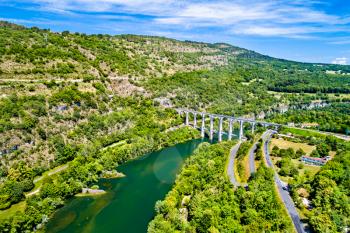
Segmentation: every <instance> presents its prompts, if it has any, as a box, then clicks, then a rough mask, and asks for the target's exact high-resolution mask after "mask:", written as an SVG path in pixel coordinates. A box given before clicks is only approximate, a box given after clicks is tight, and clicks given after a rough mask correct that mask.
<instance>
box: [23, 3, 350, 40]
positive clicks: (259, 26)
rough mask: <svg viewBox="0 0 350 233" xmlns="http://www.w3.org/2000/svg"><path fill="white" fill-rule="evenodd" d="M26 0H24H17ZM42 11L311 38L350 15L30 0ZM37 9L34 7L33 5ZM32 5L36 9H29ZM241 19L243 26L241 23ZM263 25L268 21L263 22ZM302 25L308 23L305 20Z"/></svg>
mask: <svg viewBox="0 0 350 233" xmlns="http://www.w3.org/2000/svg"><path fill="white" fill-rule="evenodd" d="M17 1H20V2H21V1H22V2H27V0H17ZM31 2H35V3H37V4H38V5H39V7H38V9H39V10H42V11H51V12H55V13H60V14H69V13H71V14H79V13H77V12H79V11H83V12H85V13H89V12H100V13H101V12H102V13H103V12H116V13H125V14H144V15H147V16H149V17H150V18H151V19H148V20H149V21H151V22H152V23H155V24H157V25H160V26H165V27H168V28H167V30H171V29H172V28H174V27H178V28H179V29H189V28H203V27H217V28H221V29H222V30H224V31H226V32H227V33H231V34H238V33H242V34H245V35H255V36H281V37H294V38H314V37H315V35H313V34H317V33H329V32H344V31H347V32H349V25H348V24H349V23H350V18H349V17H348V18H346V17H340V16H337V15H332V14H329V13H326V12H324V11H322V10H319V8H316V7H315V6H317V5H325V4H327V3H325V2H324V1H317V0H308V1H302V0H217V1H214V0H193V1H190V0H60V1H58V0H33V1H31ZM38 9H36V10H38ZM33 10H35V9H33ZM242 25H244V27H245V28H243V27H242ZM266 25H268V26H266ZM305 25H307V26H305Z"/></svg>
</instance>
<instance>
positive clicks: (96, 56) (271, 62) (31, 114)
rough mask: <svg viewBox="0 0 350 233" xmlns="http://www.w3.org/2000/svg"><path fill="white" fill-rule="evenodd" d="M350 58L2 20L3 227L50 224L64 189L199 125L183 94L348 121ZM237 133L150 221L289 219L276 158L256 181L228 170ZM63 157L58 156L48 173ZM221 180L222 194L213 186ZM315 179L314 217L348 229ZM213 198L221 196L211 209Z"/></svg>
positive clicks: (276, 117) (230, 225) (293, 116)
mask: <svg viewBox="0 0 350 233" xmlns="http://www.w3.org/2000/svg"><path fill="white" fill-rule="evenodd" d="M349 67H350V66H339V65H327V64H307V63H298V62H292V61H285V60H281V59H275V58H271V57H268V56H264V55H261V54H258V53H255V52H253V51H249V50H246V49H243V48H238V47H235V46H231V45H229V44H223V43H217V44H208V43H199V42H192V41H178V40H174V39H168V38H163V37H151V36H136V35H117V36H111V35H102V34H99V35H86V34H83V33H71V32H68V31H64V32H59V33H58V32H52V31H50V30H48V29H39V28H37V27H32V28H26V27H23V26H20V25H16V24H11V23H8V22H0V116H1V117H0V158H1V163H0V214H1V215H0V231H1V232H32V231H34V230H39V229H44V225H45V223H46V222H47V221H48V219H49V218H50V217H51V215H52V213H53V212H54V211H55V210H56V209H57V208H59V207H61V206H62V205H64V203H65V200H67V199H68V198H70V197H72V196H74V195H75V194H77V193H79V192H81V190H82V188H86V187H90V186H91V185H93V184H94V183H95V182H96V180H98V179H99V178H100V177H104V176H105V175H106V174H113V172H114V171H115V168H116V167H117V166H118V165H120V164H122V163H125V162H126V161H129V160H131V159H134V158H137V157H139V156H141V155H143V154H144V153H146V152H149V151H154V150H158V149H160V148H163V147H166V146H169V145H174V144H176V143H179V142H183V141H186V140H189V139H192V138H197V137H199V134H198V132H197V131H195V130H192V129H189V128H184V127H181V123H182V120H183V119H181V117H180V116H178V114H176V112H175V110H174V108H175V107H181V108H189V109H194V110H199V111H208V112H213V113H220V114H227V115H234V116H242V117H250V118H259V119H265V120H268V121H276V122H278V123H283V124H285V123H290V122H294V123H296V124H303V123H317V124H318V126H313V127H315V128H317V129H320V130H325V131H332V132H339V133H349V125H350V122H349V102H350V95H349V90H350V89H349V88H350V75H349V72H350V68H349ZM325 103H326V104H327V105H325V106H324V104H325ZM315 106H316V107H315ZM281 113H284V114H281ZM246 135H247V136H249V134H246ZM316 138H317V137H316ZM230 146H232V143H222V144H219V145H213V146H209V145H202V146H201V148H200V149H198V150H197V152H196V153H195V155H194V156H193V158H191V159H190V160H189V161H188V162H187V163H186V167H185V169H184V170H183V171H182V173H181V175H180V176H179V178H178V180H177V183H176V185H175V187H174V190H177V189H178V191H172V192H171V193H170V194H169V195H168V197H167V198H166V200H165V201H162V202H159V203H158V204H157V207H156V208H157V211H158V215H157V217H156V218H155V220H154V221H153V222H152V223H151V224H150V231H151V232H156V231H157V228H156V226H159V227H162V228H159V229H164V230H165V231H166V230H168V229H178V230H187V229H189V230H192V229H196V230H197V231H200V232H205V231H207V230H209V229H210V231H212V232H217V231H224V232H225V230H223V229H225V227H227V229H235V230H237V231H249V229H253V230H252V231H281V232H283V231H288V230H289V229H290V227H291V225H290V221H289V219H287V218H286V215H285V213H283V209H282V208H281V205H280V204H279V203H278V201H277V197H276V193H275V192H274V191H273V189H272V185H273V184H272V171H270V170H269V169H267V168H265V167H264V166H261V167H260V168H259V170H258V172H257V173H256V175H255V176H254V177H253V178H252V179H251V180H249V181H248V182H249V186H250V187H252V188H251V189H250V190H244V189H243V188H239V189H238V190H236V191H233V189H232V187H231V185H230V184H229V183H228V182H227V179H226V178H224V177H223V176H222V173H223V169H224V164H225V159H226V157H227V156H226V155H227V153H228V149H229V147H230ZM245 149H247V150H248V146H247V148H245ZM258 152H259V156H258V157H257V158H258V159H259V158H260V159H261V158H262V154H261V153H262V152H261V150H260V149H259V150H258ZM204 154H208V155H210V156H209V158H207V157H205V158H204ZM342 154H344V155H343V156H341V155H342ZM346 157H347V155H345V152H344V153H339V156H338V157H337V159H335V160H334V164H336V162H337V161H339V163H341V164H344V167H343V168H344V169H343V170H342V171H339V174H340V173H341V174H343V173H344V174H347V173H346V171H347V167H346V166H347V165H346V163H347V162H346V161H347V160H346V159H345V158H346ZM343 160H344V162H343ZM202 166H203V167H205V168H207V167H208V166H209V167H210V168H211V169H209V170H203V169H202ZM330 166H331V165H329V166H327V167H324V168H323V170H322V172H320V174H322V176H321V175H318V176H316V177H326V178H327V179H330V180H332V181H329V182H328V181H327V182H328V183H329V184H331V186H332V187H334V188H335V187H338V188H337V189H336V190H331V191H332V192H333V191H334V192H335V193H336V194H337V195H338V194H339V196H336V200H337V201H338V200H342V201H343V202H345V203H346V202H347V201H348V200H347V199H346V198H345V197H344V195H343V194H344V193H345V196H347V197H348V196H349V194H348V193H346V190H349V188H348V183H347V182H348V180H349V179H348V177H346V175H345V176H344V178H339V177H334V176H333V175H332V174H331V173H333V172H332V171H331V172H328V173H329V174H328V173H327V171H330V170H332V169H333V167H332V166H331V167H330ZM53 169H61V170H60V172H58V173H57V174H55V175H52V176H50V177H45V178H43V174H46V173H47V172H49V171H52V170H53ZM193 169H194V170H193ZM195 169H197V170H198V171H197V170H195ZM327 169H328V170H327ZM334 169H335V168H334ZM339 169H340V168H339ZM199 171H201V173H199ZM323 171H324V172H323ZM326 173H327V174H328V175H325V174H326ZM220 174H221V175H220ZM190 177H192V178H191V179H193V178H194V177H196V179H197V178H198V181H196V180H195V179H193V180H190V179H189V178H190ZM41 178H43V179H41ZM315 179H316V178H315ZM321 180H322V179H321ZM209 181H210V186H209V185H207V186H206V182H209ZM333 181H334V182H335V183H336V184H337V186H334V183H333ZM179 182H180V183H181V182H182V184H183V185H184V186H183V187H182V185H179V184H178V183H179ZM187 182H188V183H187ZM193 182H194V183H193ZM317 182H318V181H316V180H315V181H314V182H311V183H308V184H309V185H310V187H311V186H312V185H314V187H315V190H316V187H317V186H320V185H323V184H321V183H319V182H318V183H317ZM211 185H212V186H211ZM325 187H328V186H325ZM197 188H198V190H197ZM339 190H340V191H339ZM338 191H339V192H338ZM177 192H179V193H177ZM310 192H311V191H310ZM180 193H181V195H183V196H181V195H180ZM211 193H214V194H217V195H212V196H208V197H207V196H205V195H206V194H211ZM311 193H312V195H313V197H314V200H315V206H316V203H318V204H317V205H318V207H317V208H315V214H314V215H312V216H313V217H310V223H311V225H312V226H313V227H314V229H316V230H317V229H319V230H318V231H319V232H321V231H322V229H325V228H322V227H323V225H318V223H317V222H318V219H317V216H318V215H317V214H316V213H321V215H320V216H323V217H324V218H322V219H325V220H327V221H328V220H329V219H331V221H332V223H330V224H329V228H327V229H332V230H339V229H344V226H345V225H346V224H345V223H344V221H345V222H346V221H348V220H347V219H345V220H342V218H341V217H339V216H344V215H345V214H344V213H346V214H347V213H348V212H346V211H348V209H346V208H347V207H346V208H345V209H342V208H338V209H337V212H336V213H337V214H333V215H332V214H330V213H329V212H327V211H328V210H329V208H328V207H329V205H328V204H327V203H326V202H325V203H323V202H322V201H321V200H323V199H322V197H323V196H324V195H323V194H321V193H319V192H316V191H313V192H311ZM322 195H323V196H322ZM338 197H339V199H338ZM180 198H185V200H184V204H183V205H184V206H183V208H182V211H185V212H183V213H179V211H180V209H181V208H180V207H181V206H180V205H182V204H181V202H182V199H181V200H180ZM316 200H320V201H319V202H317V201H316ZM221 201H222V203H221ZM331 201H332V203H333V202H336V201H335V200H333V199H332V200H331ZM168 202H169V203H170V204H169V203H168ZM209 204H213V205H214V206H215V208H213V209H209V210H206V209H208V208H206V207H207V206H208V205H209ZM231 204H232V205H231ZM337 205H338V204H337ZM339 205H341V204H339ZM18 206H20V207H21V208H19V207H18ZM271 206H272V207H273V208H270V207H271ZM325 206H327V208H328V209H326V207H325ZM342 206H346V205H342ZM179 208H180V209H179ZM185 209H186V210H185ZM186 211H188V212H186ZM7 213H11V214H7ZM185 213H188V216H187V217H188V218H186V219H187V220H186V221H185V220H184V219H183V216H184V214H185ZM4 216H5V217H4ZM345 216H346V215H345ZM179 217H180V219H178V218H179ZM276 218H277V219H278V221H276V222H274V221H273V219H276ZM251 219H254V221H251ZM219 220H220V221H219ZM221 223H223V224H222V225H221ZM332 224H335V225H332Z"/></svg>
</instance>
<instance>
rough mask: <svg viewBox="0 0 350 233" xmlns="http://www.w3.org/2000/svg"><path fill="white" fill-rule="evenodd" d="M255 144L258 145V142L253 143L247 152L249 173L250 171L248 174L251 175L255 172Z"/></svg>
mask: <svg viewBox="0 0 350 233" xmlns="http://www.w3.org/2000/svg"><path fill="white" fill-rule="evenodd" d="M257 144H258V142H255V143H254V145H253V146H252V148H251V149H250V151H249V171H250V174H253V173H254V172H256V168H255V151H256V147H257Z"/></svg>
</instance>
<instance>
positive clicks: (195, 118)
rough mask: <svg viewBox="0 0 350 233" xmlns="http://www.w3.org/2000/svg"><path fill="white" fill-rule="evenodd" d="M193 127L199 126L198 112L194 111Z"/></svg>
mask: <svg viewBox="0 0 350 233" xmlns="http://www.w3.org/2000/svg"><path fill="white" fill-rule="evenodd" d="M193 117H194V118H193V127H194V128H195V129H196V128H197V113H193Z"/></svg>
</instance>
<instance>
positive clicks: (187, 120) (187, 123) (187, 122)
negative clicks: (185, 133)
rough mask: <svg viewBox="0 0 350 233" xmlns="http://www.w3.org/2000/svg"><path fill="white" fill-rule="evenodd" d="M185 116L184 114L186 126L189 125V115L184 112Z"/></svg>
mask: <svg viewBox="0 0 350 233" xmlns="http://www.w3.org/2000/svg"><path fill="white" fill-rule="evenodd" d="M185 114H186V122H185V124H186V125H189V119H188V117H189V116H188V114H189V113H188V112H185Z"/></svg>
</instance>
